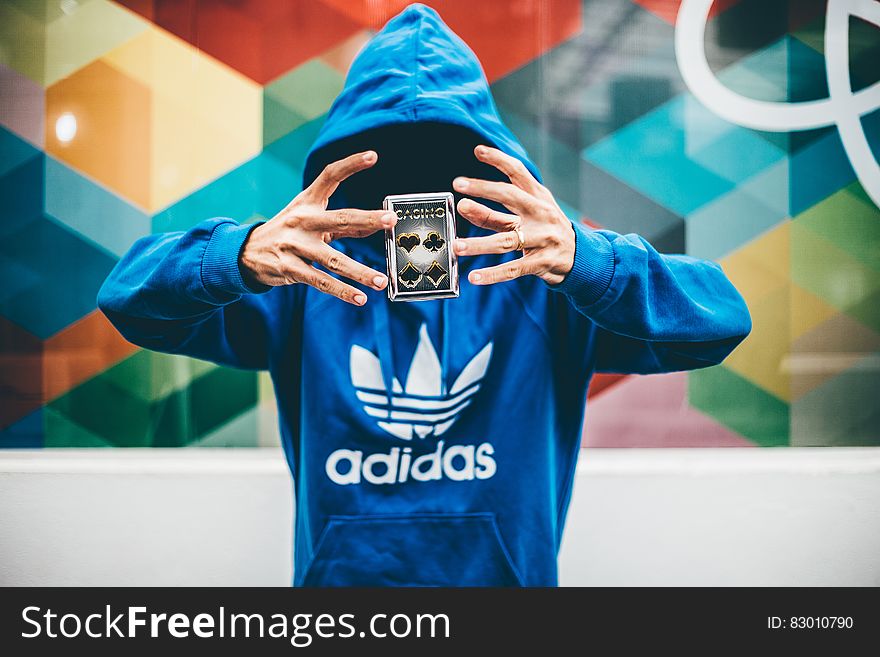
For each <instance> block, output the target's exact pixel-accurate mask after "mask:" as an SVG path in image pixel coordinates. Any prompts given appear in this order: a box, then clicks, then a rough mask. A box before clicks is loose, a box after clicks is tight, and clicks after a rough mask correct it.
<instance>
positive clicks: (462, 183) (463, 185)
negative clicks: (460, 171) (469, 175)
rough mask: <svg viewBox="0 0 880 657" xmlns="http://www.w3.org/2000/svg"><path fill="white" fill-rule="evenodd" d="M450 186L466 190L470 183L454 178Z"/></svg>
mask: <svg viewBox="0 0 880 657" xmlns="http://www.w3.org/2000/svg"><path fill="white" fill-rule="evenodd" d="M452 184H453V186H455V187H456V188H458V189H467V188H468V185H470V183H469V182H468V181H467V180H465V179H464V178H456V179H455V180H453V181H452Z"/></svg>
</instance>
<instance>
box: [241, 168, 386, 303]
mask: <svg viewBox="0 0 880 657" xmlns="http://www.w3.org/2000/svg"><path fill="white" fill-rule="evenodd" d="M377 160H378V156H377V155H376V153H375V152H374V151H366V152H364V153H355V154H354V155H351V156H349V157H347V158H345V159H344V160H339V161H337V162H333V163H332V164H328V165H327V166H326V168H325V169H324V170H323V171H322V172H321V174H320V175H319V176H318V177H317V178H315V181H314V182H313V183H312V184H311V185H309V186H308V187H307V188H306V189H304V190H303V191H302V192H300V193H299V194H298V195H297V196H296V198H294V199H293V200H292V201H291V202H290V203H289V204H288V205H287V207H286V208H284V209H283V210H282V211H281V212H279V213H278V214H277V215H275V216H274V217H273V218H272V219H271V220H269V221H267V222H266V223H265V224H262V225H260V226H258V227H257V228H254V230H253V231H251V234H250V235H249V236H248V239H247V241H246V242H245V244H244V248H242V250H241V256H240V257H239V264H240V266H241V269H242V272H243V273H244V274H245V276H246V278H252V279H253V280H255V281H258V282H260V283H263V284H265V285H273V286H276V285H291V284H293V283H304V284H306V285H310V286H312V287H314V288H315V289H317V290H320V291H321V292H325V293H327V294H332V295H333V296H335V297H339V298H340V299H342V300H343V301H347V302H348V303H351V304H354V305H356V306H362V305H364V304H365V303H366V302H367V297H366V295H365V294H364V293H363V292H361V291H360V290H358V289H357V288H355V287H352V286H351V285H348V284H346V283H343V282H342V281H340V280H339V279H337V278H334V277H333V276H330V275H329V274H327V273H326V272H323V271H321V270H319V269H317V268H315V267H314V266H312V263H313V262H316V263H320V264H321V265H323V266H324V267H325V268H326V269H327V270H328V271H331V272H333V273H334V274H338V275H340V276H344V277H345V278H348V279H351V280H353V281H357V282H358V283H362V284H364V285H366V286H368V287H371V288H373V289H375V290H382V289H384V288H385V286H386V285H387V284H388V277H387V276H385V274H382V273H380V272H378V271H376V270H375V269H370V268H369V267H367V266H365V265H362V264H361V263H359V262H357V261H355V260H352V259H351V258H349V257H348V256H347V255H345V254H343V253H340V252H339V251H337V250H336V249H334V248H332V247H330V246H329V245H328V242H330V241H332V240H334V239H336V238H338V237H366V236H367V235H371V234H373V233H375V232H376V231H377V230H383V229H386V228H391V227H392V226H394V224H395V223H397V217H396V216H395V215H394V213H391V212H388V211H387V210H375V211H373V210H351V209H346V210H329V211H328V210H327V201H328V199H329V198H330V196H331V195H332V194H333V192H335V191H336V188H337V187H339V183H341V182H342V181H343V180H345V179H346V178H348V177H349V176H351V175H353V174H355V173H357V172H358V171H363V170H364V169H369V168H370V167H371V166H373V165H374V164H376V161H377Z"/></svg>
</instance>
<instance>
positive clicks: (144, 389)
mask: <svg viewBox="0 0 880 657" xmlns="http://www.w3.org/2000/svg"><path fill="white" fill-rule="evenodd" d="M216 367H217V366H216V365H214V364H213V363H209V362H207V361H203V360H197V359H194V358H187V357H186V356H174V355H171V354H162V353H159V352H156V351H149V350H146V349H143V350H141V351H139V352H137V353H136V354H134V355H132V356H130V357H129V358H126V359H125V360H123V361H122V362H120V363H118V364H116V365H114V366H113V367H111V368H110V369H109V370H107V371H106V372H104V373H103V374H101V375H99V376H101V377H102V378H104V379H105V380H106V381H107V382H108V383H112V384H113V385H115V386H116V387H118V388H121V389H122V390H125V391H126V392H128V393H130V394H132V395H134V396H135V397H137V398H139V399H142V400H143V401H145V402H152V401H155V400H158V399H163V398H165V397H167V396H168V395H170V394H172V393H174V392H175V391H177V390H180V389H181V388H185V387H186V386H187V385H189V383H190V382H191V381H192V380H193V379H196V378H198V377H199V376H202V375H203V374H205V373H207V372H210V371H211V370H212V369H215V368H216Z"/></svg>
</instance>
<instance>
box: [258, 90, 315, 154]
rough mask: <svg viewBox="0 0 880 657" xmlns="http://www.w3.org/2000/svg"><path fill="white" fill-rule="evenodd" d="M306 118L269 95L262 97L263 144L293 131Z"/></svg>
mask: <svg viewBox="0 0 880 657" xmlns="http://www.w3.org/2000/svg"><path fill="white" fill-rule="evenodd" d="M305 122H306V119H305V118H304V117H302V116H300V115H299V114H297V113H296V112H295V111H293V110H292V109H290V108H289V107H287V105H285V104H284V103H281V102H279V101H277V100H275V99H274V98H271V97H270V96H265V97H264V98H263V146H266V145H267V144H271V143H272V142H273V141H275V140H277V139H281V137H283V136H284V135H286V134H288V133H290V132H293V131H294V130H296V129H297V128H298V127H300V126H301V125H302V124H303V123H305Z"/></svg>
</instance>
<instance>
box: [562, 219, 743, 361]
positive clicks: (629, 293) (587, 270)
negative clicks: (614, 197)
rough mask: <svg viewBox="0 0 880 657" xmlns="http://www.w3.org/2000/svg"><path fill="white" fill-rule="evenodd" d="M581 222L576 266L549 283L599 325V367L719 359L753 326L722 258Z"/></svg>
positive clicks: (597, 357)
mask: <svg viewBox="0 0 880 657" xmlns="http://www.w3.org/2000/svg"><path fill="white" fill-rule="evenodd" d="M573 226H574V231H575V244H576V246H575V257H574V265H573V267H572V269H571V272H569V274H568V276H567V277H566V278H565V279H564V280H563V281H562V282H561V283H559V284H558V285H551V286H549V287H550V288H551V289H554V290H557V291H559V292H562V293H563V294H565V295H566V296H567V297H568V299H569V301H570V302H571V304H572V305H573V306H574V308H575V309H577V311H578V312H580V313H582V314H583V315H586V316H587V317H588V318H589V319H590V320H592V321H593V322H594V323H595V324H596V325H597V326H598V328H599V330H598V332H597V337H596V352H595V354H596V370H597V371H600V372H615V373H627V374H630V373H631V374H654V373H659V372H671V371H676V370H689V369H696V368H700V367H708V366H710V365H716V364H718V363H720V362H721V361H722V360H724V358H725V357H727V355H728V354H729V353H730V352H731V351H733V349H734V348H735V347H736V346H737V345H738V344H739V343H740V342H742V340H743V339H744V338H745V337H746V336H747V335H748V334H749V332H750V331H751V326H752V322H751V317H750V316H749V311H748V308H747V307H746V304H745V301H744V300H743V298H742V296H740V294H739V292H737V290H736V288H735V287H734V286H733V284H732V283H731V282H730V281H729V280H728V279H727V277H726V276H725V275H724V272H723V271H722V270H721V267H719V266H718V265H717V264H715V263H714V262H709V261H706V260H699V259H696V258H692V257H689V256H684V255H662V254H660V253H658V252H657V251H656V250H655V249H654V248H653V247H652V246H651V245H650V244H649V243H648V242H647V241H646V240H644V239H643V238H641V237H639V236H638V235H635V234H629V235H620V234H618V233H615V232H612V231H609V230H594V231H590V230H587V229H585V228H583V227H581V226H579V225H577V224H573Z"/></svg>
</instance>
